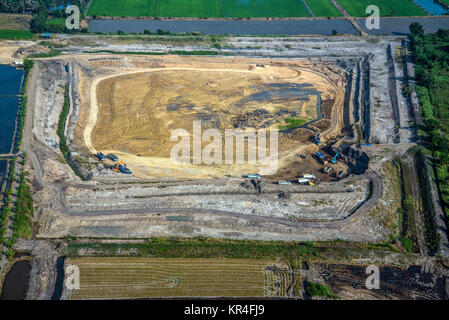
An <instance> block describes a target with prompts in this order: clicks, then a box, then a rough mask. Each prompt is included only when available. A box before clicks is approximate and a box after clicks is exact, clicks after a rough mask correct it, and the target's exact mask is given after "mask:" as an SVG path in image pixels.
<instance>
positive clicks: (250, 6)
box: [222, 0, 310, 17]
mask: <svg viewBox="0 0 449 320" xmlns="http://www.w3.org/2000/svg"><path fill="white" fill-rule="evenodd" d="M222 1H223V8H224V13H225V16H226V17H310V14H309V12H308V11H307V9H306V7H304V4H303V2H302V1H301V0H283V1H282V5H280V2H279V0H222Z"/></svg>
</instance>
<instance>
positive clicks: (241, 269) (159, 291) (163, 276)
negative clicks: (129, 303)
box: [63, 257, 273, 299]
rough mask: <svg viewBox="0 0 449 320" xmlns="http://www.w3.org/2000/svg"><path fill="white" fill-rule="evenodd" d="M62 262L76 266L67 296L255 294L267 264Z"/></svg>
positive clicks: (118, 260) (229, 261)
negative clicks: (74, 286) (76, 282)
mask: <svg viewBox="0 0 449 320" xmlns="http://www.w3.org/2000/svg"><path fill="white" fill-rule="evenodd" d="M67 263H68V264H74V265H76V266H78V267H79V268H80V286H81V288H80V290H74V291H72V293H71V299H110V298H114V299H120V298H146V297H173V296H176V297H194V296H203V297H204V296H206V297H208V296H209V297H210V296H214V297H230V296H233V297H261V296H263V295H264V270H265V268H266V267H267V266H268V265H270V262H269V261H265V260H250V259H170V258H169V259H163V258H122V257H117V258H114V257H110V258H100V257H98V258H72V259H68V260H67ZM271 264H273V263H271ZM66 294H67V293H66ZM63 296H64V294H63Z"/></svg>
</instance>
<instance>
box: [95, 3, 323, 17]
mask: <svg viewBox="0 0 449 320" xmlns="http://www.w3.org/2000/svg"><path fill="white" fill-rule="evenodd" d="M309 1H314V0H309ZM318 1H319V2H322V0H318ZM322 10H324V11H330V10H329V8H327V9H322ZM88 15H89V16H94V15H97V16H124V17H136V16H159V17H241V18H246V17H310V14H309V13H308V12H307V9H306V8H305V7H304V4H303V2H302V1H301V0H283V1H282V5H280V4H279V1H278V0H115V1H113V2H111V1H109V0H94V2H93V3H92V6H91V7H90V9H89V12H88Z"/></svg>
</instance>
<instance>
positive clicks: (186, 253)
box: [67, 237, 398, 261]
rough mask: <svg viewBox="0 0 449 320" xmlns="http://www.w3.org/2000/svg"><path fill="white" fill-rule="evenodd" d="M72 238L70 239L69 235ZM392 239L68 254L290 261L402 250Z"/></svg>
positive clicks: (174, 244) (72, 248)
mask: <svg viewBox="0 0 449 320" xmlns="http://www.w3.org/2000/svg"><path fill="white" fill-rule="evenodd" d="M69 240H70V239H69ZM391 242H392V241H389V242H388V243H380V244H369V243H355V242H346V241H342V240H335V241H330V242H318V243H313V242H283V241H254V240H227V239H211V238H204V237H195V238H151V239H147V240H145V242H142V243H90V242H89V241H88V242H84V243H79V242H72V243H70V244H69V246H68V248H67V254H68V255H70V256H78V255H79V254H80V252H82V251H85V249H89V252H90V254H91V255H101V256H128V255H132V256H147V257H148V256H150V257H161V258H220V257H222V258H249V259H265V258H269V259H273V258H279V257H281V258H284V259H286V261H296V260H297V259H309V260H310V259H313V260H321V259H327V258H330V259H333V258H338V259H340V258H343V259H345V258H347V257H351V259H353V258H354V257H365V256H366V255H371V254H372V253H373V251H374V252H376V251H377V252H379V254H383V253H385V252H386V250H391V251H395V252H398V250H397V249H395V248H394V247H393V245H392V244H391Z"/></svg>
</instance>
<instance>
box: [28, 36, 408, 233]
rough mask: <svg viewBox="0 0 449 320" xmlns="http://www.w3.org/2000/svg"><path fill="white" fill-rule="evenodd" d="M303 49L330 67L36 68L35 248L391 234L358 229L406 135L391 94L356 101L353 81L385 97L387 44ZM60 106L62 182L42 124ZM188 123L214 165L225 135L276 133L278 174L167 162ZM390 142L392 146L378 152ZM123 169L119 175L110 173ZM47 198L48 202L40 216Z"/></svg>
mask: <svg viewBox="0 0 449 320" xmlns="http://www.w3.org/2000/svg"><path fill="white" fill-rule="evenodd" d="M317 41H322V42H318V44H317ZM308 44H309V43H308V42H306V41H304V40H303V41H302V43H301V45H303V46H307V45H308ZM310 44H314V45H317V46H318V45H323V44H325V45H326V46H328V47H327V50H328V51H329V52H332V55H333V56H332V57H331V56H330V55H329V56H326V55H323V56H320V57H316V56H315V55H314V54H313V53H312V52H311V53H310V56H309V57H308V56H307V51H305V50H304V49H303V50H304V51H305V53H304V54H302V55H303V57H297V58H289V59H285V58H257V57H238V56H232V57H231V56H223V57H198V56H195V57H192V56H188V57H186V56H174V55H173V56H142V55H120V54H115V55H114V54H72V55H68V56H61V57H57V58H46V59H40V60H36V62H37V63H36V69H35V71H34V72H33V74H32V80H34V83H36V84H37V88H36V92H35V94H36V96H35V99H36V100H39V101H43V103H40V104H39V108H37V109H36V110H35V112H36V116H35V117H34V119H35V120H34V126H33V133H34V136H35V138H36V140H37V142H38V143H39V144H38V145H39V149H41V148H42V150H41V151H40V152H42V154H44V153H45V154H46V155H47V156H46V159H45V160H44V161H43V162H42V163H41V164H40V168H41V175H42V179H43V182H42V187H43V188H42V190H41V191H39V193H38V196H37V198H36V199H37V201H39V200H40V199H42V204H43V205H42V207H41V209H40V212H39V217H40V219H41V221H42V223H41V224H40V228H39V234H40V236H42V237H45V238H48V237H50V238H52V237H65V236H77V237H110V236H113V237H118V238H130V237H138V238H141V237H154V236H187V237H192V236H208V237H223V238H232V239H254V240H257V239H258V240H298V241H302V240H307V241H317V240H333V239H343V240H352V241H381V240H382V239H384V238H385V237H387V236H388V234H389V233H390V232H391V230H388V228H387V226H385V225H382V223H380V221H379V219H378V218H376V219H370V218H369V216H370V210H372V209H374V208H375V206H376V205H378V202H379V200H380V199H381V198H382V197H388V196H389V193H388V192H385V191H384V189H385V188H386V187H388V185H389V182H388V181H386V182H384V183H382V164H383V162H385V161H386V160H388V159H392V158H393V157H394V156H395V155H396V154H400V153H401V152H404V151H406V149H407V146H409V143H410V142H411V135H412V133H411V132H410V131H409V130H407V129H404V130H398V127H397V125H396V122H397V121H399V118H398V117H397V116H396V115H395V112H394V111H395V110H394V109H393V108H392V107H391V104H392V101H395V102H396V103H398V104H399V102H398V101H399V100H400V99H401V96H400V95H399V92H393V94H394V96H393V95H391V94H389V92H388V91H386V92H384V91H383V90H382V88H379V89H378V90H377V89H376V90H371V91H373V92H370V90H369V88H368V86H367V85H366V83H367V82H368V81H372V82H373V83H379V84H385V87H386V84H387V83H388V81H391V77H392V75H391V74H390V73H389V72H388V71H389V70H388V69H387V71H385V68H384V66H386V65H389V66H390V69H392V70H394V61H392V60H391V59H392V54H393V55H394V54H395V52H394V50H395V48H396V47H398V46H401V42H400V40H396V39H388V40H387V41H384V43H383V45H381V46H380V45H379V44H378V43H376V44H371V43H370V42H368V41H364V42H361V43H360V44H359V47H358V51H357V52H354V53H353V54H351V55H349V56H348V54H347V53H346V52H345V49H344V41H342V42H338V41H337V42H328V41H325V40H323V39H313V42H310ZM309 50H316V49H312V48H311V49H309ZM378 67H382V68H378ZM44 71H45V72H44ZM392 72H394V71H392ZM49 86H50V87H51V86H53V87H55V88H57V89H56V90H51V89H50V90H48V87H49ZM385 89H386V88H385ZM65 96H66V97H67V99H68V103H69V105H70V108H69V110H70V111H69V113H68V114H67V119H66V127H65V136H66V139H67V146H68V149H69V156H68V161H69V163H70V165H71V166H72V168H75V171H74V170H72V169H70V166H69V165H67V164H65V165H64V164H62V163H61V161H58V153H59V137H58V134H57V132H56V126H55V124H57V123H58V118H59V116H60V112H61V110H62V105H61V104H60V105H59V106H56V105H55V104H52V103H50V102H51V101H58V100H59V101H61V102H63V101H64V99H65ZM403 100H404V98H402V100H401V105H405V104H404V101H403ZM371 103H372V105H376V108H371ZM403 113H404V115H405V116H406V117H408V116H409V114H408V112H407V111H406V112H403ZM195 121H201V130H202V131H206V130H208V129H211V128H214V129H218V130H219V132H220V133H222V134H223V135H224V136H225V137H224V138H223V141H220V142H219V143H220V148H221V149H222V150H223V158H224V150H225V149H226V146H225V141H226V132H228V131H227V130H237V129H238V130H240V132H243V133H245V132H248V131H251V130H253V131H254V129H256V130H257V129H261V128H263V129H266V130H267V135H268V136H269V132H271V131H273V130H276V131H277V132H278V136H279V138H278V165H277V166H278V170H277V171H275V172H273V173H272V174H270V175H262V176H260V175H259V174H257V173H258V172H259V171H258V169H259V168H258V167H257V165H255V164H254V163H250V162H249V161H245V162H244V163H243V164H234V163H233V162H232V163H225V162H223V163H222V164H204V163H198V164H195V162H194V161H193V159H192V161H189V162H188V163H174V162H173V161H171V160H170V150H171V149H172V148H173V147H174V146H175V145H176V143H177V141H173V140H171V139H170V133H171V132H172V131H174V130H175V129H177V128H181V129H184V130H186V131H187V132H188V133H189V134H192V133H193V132H192V131H193V124H194V122H195ZM408 121H409V119H408V118H406V119H404V120H403V122H404V123H407V122H408ZM402 131H404V132H402ZM231 132H234V131H231ZM234 135H235V134H234ZM231 138H232V137H231ZM267 140H269V139H268V137H267ZM373 141H375V142H376V143H379V144H380V145H382V146H384V149H385V148H386V149H388V150H389V154H388V155H387V156H383V157H382V159H379V161H376V162H375V163H372V162H369V161H368V160H369V156H368V154H367V152H365V151H364V148H365V149H366V148H367V149H368V150H370V151H369V152H373V151H372V150H377V149H378V148H376V147H374V148H370V147H369V146H367V144H368V143H372V142H373ZM208 142H209V141H204V140H203V141H202V148H203V149H204V147H205V146H206V145H207V143H208ZM189 144H190V142H189ZM394 144H397V146H398V147H399V148H395V149H393V148H389V147H388V146H390V145H394ZM231 148H232V146H231ZM235 149H236V148H235V146H234V150H233V151H236V150H235ZM51 151H53V152H55V156H54V158H53V159H52V158H51V157H48V152H51ZM379 152H384V151H383V149H381V150H379ZM36 154H37V157H38V154H39V151H38V152H36ZM104 155H109V157H105V156H104ZM111 155H112V156H113V157H111ZM247 155H248V148H246V151H245V159H246V158H247ZM59 157H60V156H59ZM192 158H193V156H192ZM111 159H112V160H111ZM36 160H37V161H39V160H38V159H36ZM114 160H116V161H114ZM39 162H40V161H39ZM119 162H120V165H119ZM124 166H126V168H128V174H124V173H123V170H122V171H120V170H118V168H119V167H121V168H124ZM76 174H77V175H78V176H76ZM80 177H81V178H82V179H80ZM47 179H50V181H51V182H50V181H49V182H48V183H49V184H47V183H44V182H45V180H47ZM387 191H388V190H387ZM54 197H56V198H57V199H58V202H55V201H53V202H52V203H51V206H47V205H45V203H48V201H47V200H48V199H50V198H52V199H54ZM383 200H384V201H388V199H383ZM387 213H388V212H385V213H384V212H383V213H382V214H387ZM342 226H344V227H345V228H344V232H342ZM318 230H319V232H317V231H318Z"/></svg>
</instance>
